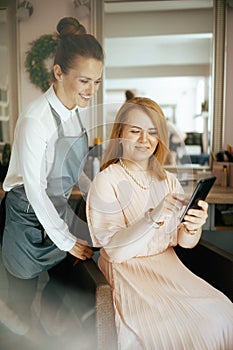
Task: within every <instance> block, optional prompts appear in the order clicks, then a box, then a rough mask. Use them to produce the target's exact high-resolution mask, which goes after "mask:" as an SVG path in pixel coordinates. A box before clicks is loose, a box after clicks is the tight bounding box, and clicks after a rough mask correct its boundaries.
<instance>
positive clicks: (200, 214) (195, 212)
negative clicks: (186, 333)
mask: <svg viewBox="0 0 233 350" xmlns="http://www.w3.org/2000/svg"><path fill="white" fill-rule="evenodd" d="M197 204H198V206H199V207H200V209H192V208H190V209H189V210H188V212H187V214H186V215H185V217H184V220H185V221H184V222H183V225H184V226H185V227H186V229H187V230H188V231H195V230H198V229H201V228H202V226H203V225H204V224H205V222H206V219H207V217H208V213H207V211H208V203H207V202H205V201H202V200H199V201H198V202H197Z"/></svg>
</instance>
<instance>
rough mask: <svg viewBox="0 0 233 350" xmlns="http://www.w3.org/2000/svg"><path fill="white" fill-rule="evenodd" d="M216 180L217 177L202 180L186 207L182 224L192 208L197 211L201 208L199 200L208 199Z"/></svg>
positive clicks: (182, 216) (181, 219)
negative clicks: (198, 203)
mask: <svg viewBox="0 0 233 350" xmlns="http://www.w3.org/2000/svg"><path fill="white" fill-rule="evenodd" d="M215 180H216V176H211V177H208V178H206V179H201V180H200V181H199V182H198V184H197V186H196V188H195V190H194V191H193V194H192V197H191V199H190V200H189V202H188V204H187V205H186V207H185V210H184V212H183V214H182V215H181V218H180V221H181V222H182V221H184V217H185V215H186V213H187V211H188V210H189V209H190V208H195V209H198V208H199V207H198V205H197V202H198V201H199V199H201V200H205V199H206V197H207V195H208V193H209V191H210V189H211V187H212V186H213V184H214V182H215Z"/></svg>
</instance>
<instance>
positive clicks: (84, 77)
mask: <svg viewBox="0 0 233 350" xmlns="http://www.w3.org/2000/svg"><path fill="white" fill-rule="evenodd" d="M79 78H80V79H86V80H90V81H98V80H102V76H101V77H99V78H97V79H91V78H89V77H86V76H84V75H80V76H79Z"/></svg>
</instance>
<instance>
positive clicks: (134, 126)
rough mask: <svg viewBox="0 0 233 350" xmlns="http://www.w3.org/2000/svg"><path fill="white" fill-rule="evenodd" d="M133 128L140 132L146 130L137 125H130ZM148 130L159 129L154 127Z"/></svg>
mask: <svg viewBox="0 0 233 350" xmlns="http://www.w3.org/2000/svg"><path fill="white" fill-rule="evenodd" d="M128 125H129V126H130V127H131V128H136V129H139V130H145V129H143V128H141V127H140V126H136V125H132V124H128ZM147 130H157V128H156V127H155V126H154V127H153V128H149V129H147Z"/></svg>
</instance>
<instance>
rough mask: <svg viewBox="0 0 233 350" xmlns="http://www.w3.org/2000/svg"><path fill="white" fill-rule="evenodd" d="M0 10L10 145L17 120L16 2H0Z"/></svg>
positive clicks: (2, 0) (5, 0)
mask: <svg viewBox="0 0 233 350" xmlns="http://www.w3.org/2000/svg"><path fill="white" fill-rule="evenodd" d="M0 8H1V9H5V10H6V16H7V35H8V37H7V43H8V74H9V91H8V93H9V129H10V143H11V144H12V142H13V137H14V130H15V124H16V121H17V118H18V58H17V57H18V53H17V20H16V8H17V4H16V0H1V4H0Z"/></svg>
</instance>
